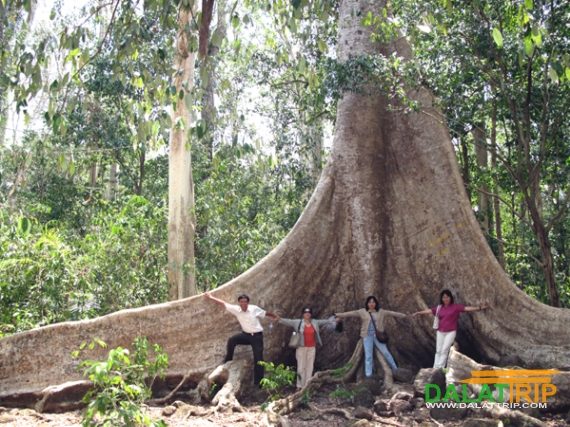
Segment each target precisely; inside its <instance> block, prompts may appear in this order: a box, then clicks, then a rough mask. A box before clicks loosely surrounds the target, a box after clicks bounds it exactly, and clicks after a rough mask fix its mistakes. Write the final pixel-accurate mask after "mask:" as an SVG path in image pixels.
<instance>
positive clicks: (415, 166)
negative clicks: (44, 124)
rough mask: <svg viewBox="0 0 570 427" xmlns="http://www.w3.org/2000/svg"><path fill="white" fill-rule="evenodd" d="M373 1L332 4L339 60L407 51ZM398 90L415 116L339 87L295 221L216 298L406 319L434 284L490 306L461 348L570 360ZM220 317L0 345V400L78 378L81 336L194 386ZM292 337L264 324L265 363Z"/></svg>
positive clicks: (228, 324) (128, 315)
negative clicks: (323, 154)
mask: <svg viewBox="0 0 570 427" xmlns="http://www.w3.org/2000/svg"><path fill="white" fill-rule="evenodd" d="M384 6H385V3H383V2H382V1H379V0H375V1H370V0H343V1H341V4H340V10H339V15H340V17H339V20H340V21H339V25H338V27H339V44H338V45H339V53H338V56H339V60H340V61H348V60H349V55H351V56H352V57H358V56H359V55H369V54H378V53H381V54H384V55H390V54H392V53H398V54H399V55H402V56H404V57H406V58H409V57H410V56H411V51H410V49H409V46H408V44H407V42H406V40H405V39H403V38H401V39H398V41H397V42H394V43H390V44H388V45H378V44H376V43H375V42H373V41H372V40H371V37H370V36H371V28H370V27H364V26H362V17H363V16H366V15H367V14H368V13H369V12H370V13H372V14H375V16H378V15H377V12H378V11H379V10H381V9H382V7H384ZM409 96H410V97H411V98H412V99H414V100H416V101H418V102H419V104H420V106H421V109H420V111H419V112H414V113H405V112H404V111H403V110H404V108H390V107H391V103H393V102H394V101H393V100H391V99H388V98H387V97H385V96H384V95H382V94H379V93H378V91H376V90H370V91H367V90H363V91H359V92H358V93H353V92H346V93H344V95H343V97H342V99H341V100H340V102H339V105H338V109H337V120H336V130H335V137H334V142H333V147H332V152H331V156H330V161H329V163H328V164H327V166H326V167H325V169H324V170H323V173H322V175H321V179H320V181H319V184H318V185H317V188H316V189H315V191H314V193H313V195H312V197H311V199H310V201H309V203H308V205H307V206H306V208H305V210H304V211H303V213H302V215H301V217H300V218H299V220H298V221H297V223H296V224H295V226H294V227H293V229H292V230H291V232H290V233H289V234H288V235H287V237H286V238H285V239H284V240H283V241H282V242H281V243H280V244H279V245H278V246H277V247H276V248H275V249H274V250H272V251H271V252H270V253H269V254H268V255H267V256H266V257H265V258H263V259H262V260H261V261H260V262H259V263H258V264H256V265H255V266H254V267H252V268H251V269H249V270H248V271H246V272H244V273H243V274H242V275H240V276H238V277H237V278H235V279H233V280H232V281H230V282H229V283H228V284H226V285H224V286H222V287H220V288H218V289H216V290H215V291H214V294H215V295H216V296H217V297H219V298H222V299H224V300H227V301H235V297H236V295H237V294H239V293H242V292H244V293H247V294H249V295H250V297H251V302H252V303H254V304H257V305H260V306H261V307H264V308H266V309H269V310H272V311H275V310H282V311H283V313H288V314H293V313H298V312H299V311H300V310H301V308H302V307H303V306H305V305H307V304H310V305H311V306H313V308H314V310H315V312H316V313H315V314H316V315H317V316H319V317H323V316H327V315H328V314H329V313H333V312H338V311H345V310H354V309H356V308H358V307H361V306H362V305H363V303H364V301H365V298H366V296H367V295H370V294H375V295H377V296H378V297H379V298H380V300H381V304H382V306H383V307H385V308H387V309H392V310H398V311H401V312H406V313H409V312H413V311H416V310H418V309H424V308H426V307H427V306H434V305H435V304H437V302H438V296H439V292H440V291H441V289H442V288H444V287H450V288H452V290H453V291H454V293H455V299H456V301H457V302H461V303H467V304H479V303H481V302H484V301H488V302H489V303H490V304H491V306H492V308H491V309H490V310H486V311H484V312H480V313H472V314H465V315H463V317H462V318H461V320H460V330H459V334H458V338H457V343H458V345H459V347H460V349H461V350H462V352H464V353H466V354H468V355H469V356H471V357H472V358H474V359H476V360H479V361H482V362H484V363H492V364H496V365H520V366H526V367H548V368H556V367H565V366H570V344H569V343H570V329H569V328H568V324H570V310H564V309H559V308H554V307H549V306H546V305H543V304H541V303H539V302H537V301H535V300H533V299H532V298H530V297H528V296H527V295H526V294H524V293H523V292H522V291H520V290H519V289H517V287H516V286H515V285H514V284H513V283H512V282H511V281H510V280H509V278H508V277H507V276H506V275H505V273H504V271H503V270H502V268H501V267H500V265H499V264H498V262H497V260H496V258H495V256H494V255H493V253H492V252H491V251H490V249H489V246H488V244H487V242H486V240H485V238H484V236H483V234H482V232H481V229H480V227H479V224H478V223H477V221H476V219H475V217H474V215H473V212H472V209H471V204H470V202H469V200H468V199H467V197H466V194H465V190H464V188H463V182H462V180H461V175H460V172H459V168H458V165H457V160H456V158H455V154H454V150H453V146H452V144H451V140H450V138H449V133H448V130H447V127H446V125H445V122H444V119H443V115H442V114H441V112H440V111H438V110H437V108H436V107H435V105H436V103H435V102H434V99H433V97H432V96H431V94H430V93H429V92H428V91H427V90H425V89H418V90H410V91H409ZM410 171H413V173H410ZM228 319H229V318H228V314H227V313H225V312H224V310H220V309H219V308H218V307H216V306H214V305H213V304H212V303H210V302H209V301H207V300H206V299H205V298H203V296H195V297H192V298H188V299H185V300H181V301H173V302H169V303H166V304H159V305H153V306H149V307H145V308H139V309H133V310H123V311H120V312H118V313H113V314H110V315H108V316H104V317H101V318H99V319H94V320H87V321H80V322H67V323H63V324H58V325H52V326H48V327H44V328H40V329H36V330H32V331H28V332H25V333H22V334H17V335H14V336H10V337H7V338H4V339H2V340H1V341H0V360H2V364H0V404H3V405H4V406H6V404H8V403H10V402H13V400H10V399H16V397H14V396H19V397H20V401H19V402H20V405H22V402H23V399H24V394H25V393H27V394H26V395H25V396H27V399H28V401H30V400H32V399H34V395H33V394H32V393H33V392H36V391H40V390H43V389H44V387H46V386H48V385H51V384H55V383H62V382H64V381H71V380H77V379H79V378H80V377H81V375H80V373H79V372H78V370H77V363H78V362H77V361H76V360H75V359H73V358H72V357H71V352H72V351H73V350H75V349H77V348H78V347H79V345H80V344H81V342H82V341H89V340H90V339H91V338H92V337H99V338H100V339H102V340H104V341H105V342H107V344H108V345H109V347H115V346H117V345H128V344H129V343H130V342H132V340H133V338H134V337H135V336H137V335H145V336H147V337H148V339H149V340H150V341H151V342H156V343H159V344H160V345H162V346H163V347H164V349H165V351H166V352H167V353H168V354H169V375H173V376H174V375H178V376H183V375H184V374H186V373H188V372H189V371H190V372H191V373H192V374H191V375H190V376H191V377H192V378H191V380H192V381H196V382H198V381H199V379H200V378H202V376H203V375H204V374H205V373H207V372H211V371H212V369H213V368H214V367H216V366H218V364H219V363H220V360H222V359H223V356H224V353H225V344H226V340H227V338H228V336H229V335H230V334H232V333H233V332H234V331H236V330H237V329H238V326H237V323H235V322H233V321H229V320H228ZM158 320H159V322H158V323H159V326H158V327H157V321H158ZM395 322H396V321H390V322H388V324H387V331H388V333H389V334H391V335H392V336H393V337H397V339H393V340H391V344H390V346H391V350H392V351H393V353H394V355H395V357H396V360H397V361H398V362H399V364H400V365H404V366H405V365H416V366H429V365H430V364H432V363H433V353H434V332H433V329H432V327H431V322H432V321H431V319H429V318H427V317H426V318H423V319H404V320H398V321H397V323H395ZM358 330H359V325H357V324H356V323H351V322H347V324H346V333H344V334H342V335H338V334H334V332H332V331H323V333H322V338H323V342H324V347H323V348H322V350H321V351H319V353H318V356H317V357H318V363H319V365H320V366H322V367H323V368H328V367H338V366H340V365H342V364H343V363H344V362H346V361H347V360H348V358H349V357H350V355H351V354H352V350H353V349H354V345H355V343H356V342H357V340H358V339H359V337H358ZM289 333H290V332H289V331H288V330H286V328H274V330H273V332H272V333H271V334H267V335H266V337H265V359H266V360H279V359H281V358H282V357H283V353H284V345H283V343H284V342H285V340H286V336H287V335H288V334H289ZM104 352H105V350H101V349H94V350H93V351H91V352H87V353H86V354H85V356H86V357H88V358H90V359H93V358H95V357H102V356H103V354H104ZM238 357H246V358H248V357H251V356H250V353H249V352H246V353H243V354H241V355H239V356H238ZM35 398H37V396H36V397H35Z"/></svg>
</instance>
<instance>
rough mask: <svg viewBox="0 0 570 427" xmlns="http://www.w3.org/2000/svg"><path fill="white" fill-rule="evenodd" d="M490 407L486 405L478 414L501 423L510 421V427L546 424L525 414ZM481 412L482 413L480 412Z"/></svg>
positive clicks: (496, 406) (500, 407) (535, 426)
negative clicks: (511, 426) (512, 426)
mask: <svg viewBox="0 0 570 427" xmlns="http://www.w3.org/2000/svg"><path fill="white" fill-rule="evenodd" d="M489 406H490V407H488V406H487V405H485V406H484V407H482V408H481V409H480V410H478V413H481V414H483V415H485V416H486V417H489V418H494V419H498V420H501V421H506V420H508V424H509V425H516V426H521V427H543V426H545V425H546V424H545V423H544V422H542V421H540V420H539V419H537V418H534V417H531V416H530V415H527V414H525V413H523V412H520V411H516V410H514V409H508V408H503V407H502V406H498V404H491V405H489ZM479 411H480V412H479Z"/></svg>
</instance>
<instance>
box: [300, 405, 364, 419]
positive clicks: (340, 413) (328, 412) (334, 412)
mask: <svg viewBox="0 0 570 427" xmlns="http://www.w3.org/2000/svg"><path fill="white" fill-rule="evenodd" d="M309 409H310V410H311V411H313V412H315V413H317V414H319V417H321V418H322V417H324V416H325V415H338V416H340V417H343V418H345V419H347V420H352V419H353V418H354V417H353V416H352V414H351V413H350V412H348V411H347V410H346V409H342V408H328V409H319V408H317V407H316V406H315V405H309Z"/></svg>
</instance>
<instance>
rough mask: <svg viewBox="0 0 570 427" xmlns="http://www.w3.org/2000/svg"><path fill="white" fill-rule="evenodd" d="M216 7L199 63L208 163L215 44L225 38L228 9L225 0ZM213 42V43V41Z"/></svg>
mask: <svg viewBox="0 0 570 427" xmlns="http://www.w3.org/2000/svg"><path fill="white" fill-rule="evenodd" d="M216 8H217V22H216V29H215V30H214V32H213V35H212V37H211V38H210V43H209V44H208V50H207V53H206V56H204V58H202V63H201V66H200V67H201V73H200V74H201V75H202V76H206V79H207V83H206V85H205V87H204V92H203V95H202V113H201V114H202V121H203V122H204V125H205V126H206V134H205V135H204V138H203V142H204V144H205V145H206V149H207V150H208V158H209V160H210V163H211V162H212V159H213V156H214V132H215V129H216V126H217V124H216V116H217V112H216V106H215V103H214V93H215V90H216V78H217V74H216V70H217V65H218V59H217V55H218V52H219V51H220V47H219V46H218V45H217V44H215V43H219V42H220V40H223V39H225V38H226V33H227V21H228V15H229V10H228V6H227V0H220V1H218V2H216ZM214 42H215V43H214Z"/></svg>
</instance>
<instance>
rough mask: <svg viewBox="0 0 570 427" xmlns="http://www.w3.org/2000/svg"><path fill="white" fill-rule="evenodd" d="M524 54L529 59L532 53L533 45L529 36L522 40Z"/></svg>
mask: <svg viewBox="0 0 570 427" xmlns="http://www.w3.org/2000/svg"><path fill="white" fill-rule="evenodd" d="M524 52H525V53H526V56H528V57H529V58H530V57H531V56H532V54H533V53H534V43H533V42H532V39H531V37H529V36H526V37H525V38H524Z"/></svg>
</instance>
